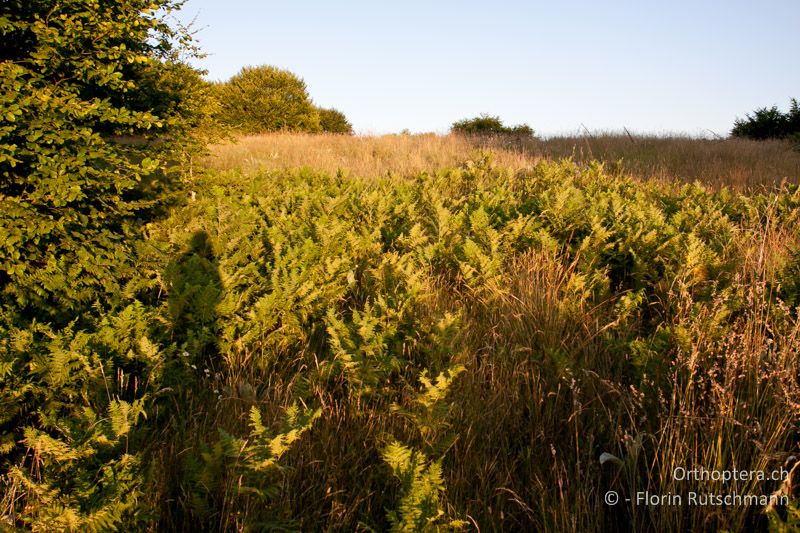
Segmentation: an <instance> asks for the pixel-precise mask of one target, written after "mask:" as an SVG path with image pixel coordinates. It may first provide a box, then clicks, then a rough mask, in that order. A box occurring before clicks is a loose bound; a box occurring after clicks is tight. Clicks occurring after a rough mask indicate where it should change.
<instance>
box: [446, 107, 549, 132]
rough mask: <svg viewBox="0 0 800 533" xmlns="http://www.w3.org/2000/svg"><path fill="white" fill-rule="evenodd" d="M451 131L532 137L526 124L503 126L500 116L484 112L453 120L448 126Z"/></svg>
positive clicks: (531, 129) (530, 130) (530, 129)
mask: <svg viewBox="0 0 800 533" xmlns="http://www.w3.org/2000/svg"><path fill="white" fill-rule="evenodd" d="M450 131H451V132H452V133H458V134H461V135H514V136H518V137H533V136H534V131H533V128H531V127H530V126H529V125H527V124H519V125H517V126H511V127H509V126H504V125H503V122H502V121H501V120H500V117H493V116H491V115H487V114H486V113H483V114H481V115H480V116H477V117H475V118H468V119H464V120H459V121H457V122H454V123H453V125H452V126H451V127H450Z"/></svg>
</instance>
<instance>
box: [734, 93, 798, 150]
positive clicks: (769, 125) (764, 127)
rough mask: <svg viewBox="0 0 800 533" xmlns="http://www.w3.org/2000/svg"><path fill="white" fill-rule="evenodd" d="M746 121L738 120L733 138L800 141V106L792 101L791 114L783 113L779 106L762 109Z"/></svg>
mask: <svg viewBox="0 0 800 533" xmlns="http://www.w3.org/2000/svg"><path fill="white" fill-rule="evenodd" d="M745 116H746V118H745V119H738V118H737V119H736V121H735V122H734V123H733V129H732V130H731V136H733V137H746V138H748V139H756V140H763V139H784V138H787V137H792V138H794V139H798V140H800V105H798V102H797V100H796V99H794V98H792V99H791V104H790V106H789V112H788V113H783V112H781V111H780V110H779V109H778V107H777V106H772V107H770V108H767V107H762V108H760V109H756V110H755V111H753V114H752V115H751V114H750V113H748V114H747V115H745Z"/></svg>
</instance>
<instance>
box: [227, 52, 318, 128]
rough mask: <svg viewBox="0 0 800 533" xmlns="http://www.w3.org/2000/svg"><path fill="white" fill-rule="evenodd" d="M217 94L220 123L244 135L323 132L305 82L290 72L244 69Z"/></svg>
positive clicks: (262, 68) (265, 66) (266, 66)
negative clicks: (271, 132)
mask: <svg viewBox="0 0 800 533" xmlns="http://www.w3.org/2000/svg"><path fill="white" fill-rule="evenodd" d="M217 90H218V96H219V102H220V105H221V110H220V114H219V118H220V120H221V121H222V122H223V123H225V124H228V125H230V126H231V127H233V128H234V129H235V130H238V131H240V132H242V133H248V134H255V133H265V132H268V131H279V130H286V131H308V132H312V133H316V132H320V131H322V126H321V125H320V114H319V112H318V111H317V109H316V108H315V107H314V104H313V103H312V102H311V98H310V97H309V96H308V90H307V88H306V84H305V82H304V81H303V80H302V79H301V78H299V77H297V76H295V75H294V74H292V73H291V72H289V71H288V70H283V69H279V68H277V67H272V66H269V65H262V66H257V67H244V68H242V70H240V71H239V73H238V74H236V75H235V76H233V77H232V78H231V79H229V80H228V81H227V82H224V83H220V84H218V86H217Z"/></svg>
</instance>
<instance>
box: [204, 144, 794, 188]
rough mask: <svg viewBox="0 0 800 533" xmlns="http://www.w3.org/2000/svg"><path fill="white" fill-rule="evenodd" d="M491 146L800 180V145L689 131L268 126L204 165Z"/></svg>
mask: <svg viewBox="0 0 800 533" xmlns="http://www.w3.org/2000/svg"><path fill="white" fill-rule="evenodd" d="M487 149H488V150H492V151H493V152H494V154H495V161H496V162H497V164H498V165H500V166H504V167H508V168H511V169H514V170H517V169H520V168H525V167H529V166H530V165H532V164H533V163H535V162H536V161H537V160H539V159H542V158H548V159H561V158H567V157H571V158H573V159H574V160H575V161H577V162H579V163H588V162H589V161H591V160H593V159H594V160H600V161H603V162H605V163H606V164H607V165H610V166H616V165H617V164H618V162H620V161H621V162H622V169H623V170H624V171H625V172H626V173H628V174H630V175H632V176H633V177H636V178H639V179H658V180H673V179H674V180H678V181H682V182H692V181H695V180H699V181H701V182H702V183H704V184H707V185H710V186H712V187H715V188H719V187H723V186H727V187H731V188H733V189H737V190H755V189H761V188H771V187H773V186H774V185H777V184H780V183H781V182H782V181H784V180H786V181H789V182H798V181H800V151H798V150H796V149H795V148H794V147H793V145H792V144H791V143H789V142H783V141H748V140H743V139H726V140H708V139H693V138H689V137H656V136H636V137H634V136H628V135H619V134H612V133H609V134H598V135H588V134H587V135H586V136H583V137H554V138H551V139H545V140H538V139H537V140H531V141H510V142H509V141H508V140H504V139H491V138H489V139H486V138H484V139H468V138H464V137H459V136H454V135H444V136H442V135H434V134H424V135H384V136H381V137H348V136H342V135H308V134H297V133H294V134H293V133H273V134H265V135H253V136H245V137H240V138H238V139H236V140H235V141H234V142H229V143H223V144H218V145H215V146H212V147H211V155H210V156H209V157H208V158H206V160H205V161H204V164H205V165H206V166H208V167H210V168H212V169H214V170H230V169H238V170H240V171H242V172H244V173H249V172H252V171H254V170H259V169H265V170H283V169H286V168H297V167H304V166H307V167H311V168H314V169H318V170H324V171H326V172H330V173H336V172H337V171H339V170H343V171H347V172H349V173H350V174H352V175H355V176H360V177H374V176H384V175H386V174H387V173H389V172H391V173H393V174H395V175H400V176H412V175H415V174H418V173H419V172H422V171H432V170H435V169H439V168H444V167H453V166H458V165H460V164H461V163H463V162H464V161H465V160H467V159H470V158H473V157H475V156H476V154H477V153H478V152H480V151H482V150H487Z"/></svg>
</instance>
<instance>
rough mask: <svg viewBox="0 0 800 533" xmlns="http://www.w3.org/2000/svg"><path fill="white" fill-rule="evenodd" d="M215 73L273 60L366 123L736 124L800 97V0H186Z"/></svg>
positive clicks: (688, 129) (358, 123)
mask: <svg viewBox="0 0 800 533" xmlns="http://www.w3.org/2000/svg"><path fill="white" fill-rule="evenodd" d="M179 16H180V18H181V19H182V20H184V21H186V20H190V19H193V18H195V19H196V27H197V29H199V30H200V31H199V33H198V34H197V38H198V40H199V44H200V46H201V47H202V49H203V50H204V51H205V52H206V53H208V54H209V57H207V58H206V59H204V60H202V61H201V62H199V66H201V67H202V68H205V69H207V70H208V77H209V78H210V79H215V80H221V79H227V78H229V77H230V76H232V75H233V74H235V73H236V72H237V71H238V70H239V69H240V68H241V67H242V66H245V65H259V64H270V65H276V66H279V67H281V68H286V69H289V70H291V71H292V72H294V73H295V74H297V75H299V76H300V77H302V78H303V79H304V80H305V82H306V84H307V85H308V89H309V93H310V94H311V97H312V98H313V100H314V102H315V103H317V104H318V105H321V106H325V107H336V108H337V109H339V110H341V111H343V112H344V113H345V114H346V115H347V117H348V118H349V119H350V121H351V122H352V123H353V125H354V126H355V128H356V130H357V131H359V132H362V133H367V132H372V133H387V132H397V131H400V130H402V129H404V128H408V129H409V130H411V131H412V132H418V131H438V132H445V131H446V130H447V129H448V128H449V126H450V124H451V123H452V122H453V121H455V120H458V119H461V118H465V117H472V116H475V115H478V114H479V113H482V112H485V113H490V114H492V115H499V116H500V117H501V118H502V119H503V120H504V122H506V123H507V124H516V123H521V122H527V123H528V124H530V125H531V126H532V127H533V128H534V129H535V130H536V131H537V132H539V133H542V134H545V135H548V134H557V133H575V132H577V131H578V129H579V128H581V124H584V125H585V126H586V127H587V128H589V129H590V130H602V129H616V130H620V129H622V128H623V127H627V128H628V129H629V130H632V131H638V132H652V133H664V132H683V133H689V134H693V135H698V134H702V133H703V132H704V129H706V128H708V129H711V130H714V131H716V132H718V133H720V134H723V135H725V134H727V132H728V131H729V130H730V127H731V125H732V123H733V120H734V118H736V117H737V116H743V115H744V113H745V112H748V111H751V110H753V109H754V108H756V107H762V106H771V105H773V104H776V105H778V106H779V107H780V108H781V109H784V110H786V109H788V105H789V98H790V97H796V98H798V97H800V1H799V0H781V1H779V0H761V1H741V0H730V1H724V0H719V1H711V0H694V1H685V0H673V1H669V2H665V1H663V0H661V1H614V2H611V1H607V2H600V1H589V0H585V1H584V0H566V1H560V2H559V1H556V0H553V1H550V2H540V1H528V2H523V1H510V0H498V1H495V2H474V1H464V0H462V1H454V0H453V1H435V0H429V1H427V2H424V1H416V0H407V1H402V2H400V1H398V2H391V3H389V2H377V1H373V2H367V1H350V0H339V1H335V2H322V1H311V0H283V1H281V2H275V1H255V0H251V1H245V0H226V1H220V0H188V2H187V3H186V5H185V7H184V9H183V11H182V12H181V14H180V15H179Z"/></svg>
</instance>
